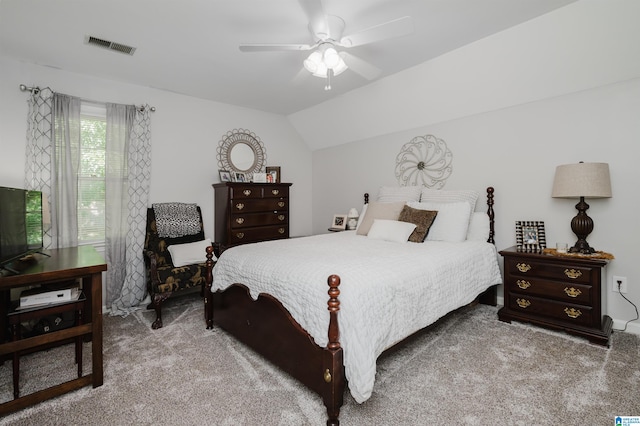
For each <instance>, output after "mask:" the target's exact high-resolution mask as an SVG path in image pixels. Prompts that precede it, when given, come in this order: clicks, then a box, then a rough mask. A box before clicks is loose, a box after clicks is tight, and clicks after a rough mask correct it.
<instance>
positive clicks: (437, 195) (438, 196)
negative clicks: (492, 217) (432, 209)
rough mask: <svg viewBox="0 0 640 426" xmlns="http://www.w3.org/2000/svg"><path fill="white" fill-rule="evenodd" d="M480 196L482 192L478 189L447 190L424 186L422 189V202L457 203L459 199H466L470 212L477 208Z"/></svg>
mask: <svg viewBox="0 0 640 426" xmlns="http://www.w3.org/2000/svg"><path fill="white" fill-rule="evenodd" d="M479 196H480V194H479V193H478V191H473V190H453V191H446V190H444V189H430V188H422V191H421V192H420V202H421V203H424V202H427V201H432V202H435V203H457V202H459V201H464V202H466V203H469V209H470V212H469V214H471V213H473V212H474V211H475V210H476V201H478V197H479Z"/></svg>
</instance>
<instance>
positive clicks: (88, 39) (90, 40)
mask: <svg viewBox="0 0 640 426" xmlns="http://www.w3.org/2000/svg"><path fill="white" fill-rule="evenodd" d="M84 44H88V45H90V46H96V47H101V48H103V49H108V50H113V51H114V52H120V53H124V54H126V55H133V53H134V52H135V51H136V48H135V47H131V46H127V45H126V44H120V43H116V42H113V41H109V40H104V39H101V38H98V37H94V36H90V35H86V36H84Z"/></svg>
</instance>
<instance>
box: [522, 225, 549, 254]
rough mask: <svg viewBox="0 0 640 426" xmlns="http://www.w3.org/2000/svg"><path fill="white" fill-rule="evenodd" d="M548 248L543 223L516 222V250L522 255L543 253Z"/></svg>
mask: <svg viewBox="0 0 640 426" xmlns="http://www.w3.org/2000/svg"><path fill="white" fill-rule="evenodd" d="M545 248H547V237H546V235H545V230H544V222H543V221H535V220H518V221H516V250H517V251H519V252H522V253H541V252H542V251H543V250H544V249H545Z"/></svg>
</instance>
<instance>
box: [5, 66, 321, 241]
mask: <svg viewBox="0 0 640 426" xmlns="http://www.w3.org/2000/svg"><path fill="white" fill-rule="evenodd" d="M0 76H1V78H0V146H1V149H0V155H1V156H2V167H0V185H4V186H16V187H22V186H24V166H25V158H24V156H25V137H26V132H27V129H26V116H27V103H26V100H27V98H28V94H27V93H26V92H21V91H20V90H19V89H18V86H19V85H20V84H26V85H27V86H40V87H47V86H49V87H51V88H52V89H53V90H54V91H57V92H61V93H67V94H69V95H73V96H78V97H81V98H84V99H90V100H97V101H104V102H117V103H127V104H131V103H134V104H137V105H140V104H143V103H148V104H150V105H152V106H155V107H156V112H154V113H152V114H151V120H152V121H151V131H152V170H151V194H150V202H151V203H154V202H164V201H183V202H196V203H198V204H199V205H200V206H201V207H202V211H203V216H204V222H205V233H206V234H207V236H211V237H213V188H212V187H211V185H212V184H213V183H217V182H219V181H220V179H219V177H218V166H217V160H216V147H217V146H218V142H219V141H220V139H221V138H222V136H223V135H224V134H225V133H226V132H227V131H229V130H232V129H235V128H243V129H249V130H251V131H252V132H254V133H255V134H256V135H258V136H259V137H260V139H261V140H262V142H263V143H264V145H265V149H266V153H267V165H275V166H281V167H282V178H283V181H285V182H293V186H292V187H291V235H294V236H297V235H307V234H309V233H310V231H311V151H310V150H309V149H308V148H307V146H306V145H305V144H304V142H303V141H302V139H301V138H300V136H299V135H298V134H297V132H296V131H295V130H294V129H293V127H292V126H291V125H290V124H289V122H288V121H287V120H286V118H284V117H283V116H281V115H276V114H268V113H265V112H261V111H256V110H251V109H247V108H240V107H235V106H231V105H227V104H222V103H217V102H211V101H207V100H203V99H197V98H193V97H188V96H182V95H178V94H175V93H170V92H165V91H160V90H156V89H152V88H147V87H142V86H135V85H130V84H122V83H118V82H114V81H110V80H104V79H99V78H95V77H89V76H84V75H79V74H73V73H68V72H65V71H60V70H56V69H53V68H48V67H41V66H37V65H31V64H25V63H21V62H17V61H14V60H11V59H7V58H2V57H0Z"/></svg>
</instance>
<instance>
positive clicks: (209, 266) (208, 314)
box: [204, 246, 214, 330]
mask: <svg viewBox="0 0 640 426" xmlns="http://www.w3.org/2000/svg"><path fill="white" fill-rule="evenodd" d="M206 250H207V260H206V262H205V269H206V271H207V275H206V279H205V285H204V319H205V321H206V322H207V330H210V329H212V328H213V293H211V285H212V284H213V264H214V262H213V246H208V247H207V248H206Z"/></svg>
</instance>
